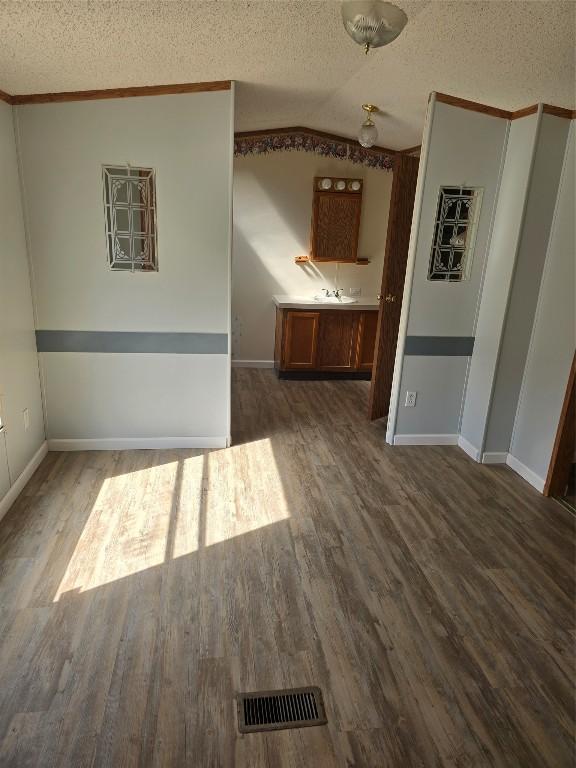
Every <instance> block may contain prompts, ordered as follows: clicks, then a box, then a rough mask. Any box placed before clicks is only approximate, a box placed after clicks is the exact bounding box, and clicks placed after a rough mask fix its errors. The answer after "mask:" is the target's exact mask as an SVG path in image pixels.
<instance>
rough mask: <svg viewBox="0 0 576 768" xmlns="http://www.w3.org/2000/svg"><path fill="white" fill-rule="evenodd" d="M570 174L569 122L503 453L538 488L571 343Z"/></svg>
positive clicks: (575, 309) (575, 267)
mask: <svg viewBox="0 0 576 768" xmlns="http://www.w3.org/2000/svg"><path fill="white" fill-rule="evenodd" d="M565 122H567V121H565ZM575 173H576V153H575V128H574V121H572V128H571V130H570V137H569V140H568V143H567V148H566V155H565V159H564V166H563V172H562V180H561V184H560V190H559V193H558V198H557V202H556V208H555V212H554V218H553V223H552V231H551V235H550V242H549V246H548V250H547V254H546V263H545V266H544V275H543V278H542V284H541V287H540V293H539V297H538V305H537V309H536V317H535V320H534V325H533V330H532V336H531V339H530V347H529V351H528V359H527V362H526V367H525V369H524V377H523V381H522V389H521V393H520V398H519V402H518V409H517V412H516V420H515V425H514V432H513V436H512V442H511V446H510V453H509V457H508V463H509V464H510V466H512V467H513V468H514V469H516V471H518V472H520V474H522V475H523V476H524V477H525V478H526V479H527V480H529V482H531V483H532V484H533V485H534V486H535V487H536V488H538V490H542V488H543V487H544V482H545V480H546V475H547V472H548V466H549V464H550V458H551V455H552V447H553V445H554V439H555V436H556V428H557V426H558V420H559V418H560V411H561V409H562V403H563V401H564V394H565V391H566V384H567V382H568V376H569V373H570V366H571V364H572V358H573V355H574V347H575V345H576V299H575V286H576V241H575V231H574V211H575V210H576V194H575V183H574V177H575Z"/></svg>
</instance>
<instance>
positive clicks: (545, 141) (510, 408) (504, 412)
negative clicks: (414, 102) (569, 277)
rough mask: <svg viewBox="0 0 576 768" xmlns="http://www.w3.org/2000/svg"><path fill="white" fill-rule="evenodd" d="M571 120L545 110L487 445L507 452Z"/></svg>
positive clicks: (495, 384) (497, 377)
mask: <svg viewBox="0 0 576 768" xmlns="http://www.w3.org/2000/svg"><path fill="white" fill-rule="evenodd" d="M569 127H570V122H569V121H568V120H566V119H565V118H561V117H555V116H553V115H546V114H544V115H542V120H541V123H540V130H539V132H538V141H537V143H536V151H535V156H534V166H533V169H532V176H531V179H530V188H529V192H528V197H527V200H526V215H525V219H524V226H523V228H522V236H521V238H520V243H519V248H518V255H517V259H516V268H515V270H514V281H513V285H512V290H511V292H510V299H509V303H508V311H507V313H506V324H505V327H504V334H503V337H502V345H501V350H500V364H499V365H498V369H497V372H496V379H495V382H494V390H493V394H492V404H491V408H490V416H489V419H488V426H487V429H486V438H485V446H484V450H485V451H487V452H493V451H496V452H499V451H507V450H508V448H509V447H510V439H511V437H512V427H513V425H514V414H515V411H516V405H517V403H518V395H519V393H520V386H521V383H522V374H523V371H524V366H525V364H526V357H527V354H528V345H529V342H530V335H531V331H532V325H533V322H534V315H535V312H536V303H537V300H538V292H539V289H540V281H541V279H542V271H543V269H544V259H545V256H546V248H547V245H548V239H549V237H550V229H551V225H552V217H553V213H554V204H555V201H556V196H557V193H558V185H559V182H560V174H561V172H562V162H563V160H564V153H565V148H566V139H567V136H568V129H569Z"/></svg>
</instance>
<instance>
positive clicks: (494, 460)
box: [482, 451, 508, 464]
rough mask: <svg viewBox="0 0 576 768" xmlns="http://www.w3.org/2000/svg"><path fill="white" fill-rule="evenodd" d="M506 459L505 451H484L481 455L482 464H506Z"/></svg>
mask: <svg viewBox="0 0 576 768" xmlns="http://www.w3.org/2000/svg"><path fill="white" fill-rule="evenodd" d="M507 459H508V454H507V453H506V451H486V453H483V454H482V464H506V461H507Z"/></svg>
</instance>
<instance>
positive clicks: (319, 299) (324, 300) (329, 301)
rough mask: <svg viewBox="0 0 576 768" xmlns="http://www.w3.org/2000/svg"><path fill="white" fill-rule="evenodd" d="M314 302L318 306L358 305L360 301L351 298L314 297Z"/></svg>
mask: <svg viewBox="0 0 576 768" xmlns="http://www.w3.org/2000/svg"><path fill="white" fill-rule="evenodd" d="M314 301H316V302H317V303H318V304H356V302H357V301H358V299H352V298H351V297H350V296H340V298H339V299H337V298H336V296H314Z"/></svg>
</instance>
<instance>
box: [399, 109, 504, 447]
mask: <svg viewBox="0 0 576 768" xmlns="http://www.w3.org/2000/svg"><path fill="white" fill-rule="evenodd" d="M427 122H428V125H427V129H426V130H427V132H428V137H427V141H426V144H425V146H424V147H423V154H422V157H421V160H420V164H421V165H420V175H421V178H420V179H419V191H418V192H417V196H418V194H420V196H421V197H420V199H417V201H416V206H415V215H414V220H413V222H412V227H413V232H412V239H411V244H410V253H409V255H408V261H409V263H408V271H407V275H408V277H407V280H409V281H410V282H409V284H408V285H407V286H406V292H405V294H404V299H405V300H404V303H403V307H402V319H401V334H402V333H404V334H405V338H400V339H399V347H400V349H403V350H404V354H403V356H402V357H399V359H398V360H397V365H396V370H395V387H396V396H397V407H396V408H395V409H393V408H391V420H390V423H389V432H388V435H389V439H390V440H391V441H392V440H393V441H394V442H395V443H396V444H399V443H403V444H410V443H416V444H417V443H420V442H422V443H425V444H426V443H428V444H430V443H432V444H433V443H445V442H456V441H457V439H458V434H459V431H460V415H461V410H462V400H463V395H464V390H465V386H466V375H467V370H468V364H469V357H470V354H471V351H472V345H473V340H474V334H475V325H476V312H477V305H478V297H479V295H480V289H481V283H482V276H483V272H484V264H485V258H486V251H487V248H488V244H489V240H490V232H491V226H492V219H493V215H494V206H495V200H496V194H497V191H498V184H499V179H500V172H501V167H502V163H503V157H504V152H505V146H506V135H507V131H508V121H507V120H505V119H503V118H500V117H494V116H492V115H487V114H482V113H479V112H472V111H470V110H466V109H461V108H459V107H454V106H451V105H449V104H444V103H440V102H434V101H433V102H432V104H431V108H430V109H429V111H428V116H427ZM450 185H453V186H460V185H469V186H472V187H481V188H482V190H483V196H482V205H481V209H480V216H479V221H478V228H477V237H476V248H475V253H474V258H473V261H472V264H471V270H470V275H469V279H467V280H465V281H462V282H460V283H448V282H432V281H429V280H428V279H427V276H428V264H429V260H430V251H431V248H432V242H433V238H434V225H435V216H436V208H437V203H438V193H439V189H440V187H441V186H450ZM407 391H415V392H417V401H416V407H415V408H406V407H404V402H405V394H406V392H407ZM390 427H391V429H390Z"/></svg>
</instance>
